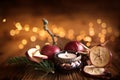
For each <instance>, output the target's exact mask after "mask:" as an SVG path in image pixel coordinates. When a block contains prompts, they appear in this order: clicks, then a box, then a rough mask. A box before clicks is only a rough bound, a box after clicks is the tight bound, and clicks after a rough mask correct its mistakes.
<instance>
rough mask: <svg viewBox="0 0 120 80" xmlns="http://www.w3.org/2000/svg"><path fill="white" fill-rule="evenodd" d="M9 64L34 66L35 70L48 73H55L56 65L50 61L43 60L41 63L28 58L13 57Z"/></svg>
mask: <svg viewBox="0 0 120 80" xmlns="http://www.w3.org/2000/svg"><path fill="white" fill-rule="evenodd" d="M8 64H26V65H29V66H32V67H33V68H34V69H35V70H41V71H44V72H47V73H54V70H55V69H54V63H53V62H52V61H49V60H42V61H41V62H40V63H35V62H32V61H30V60H29V59H28V58H27V57H13V58H10V59H9V60H8Z"/></svg>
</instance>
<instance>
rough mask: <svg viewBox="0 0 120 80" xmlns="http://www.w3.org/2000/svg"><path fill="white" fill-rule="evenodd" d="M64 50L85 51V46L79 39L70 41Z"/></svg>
mask: <svg viewBox="0 0 120 80" xmlns="http://www.w3.org/2000/svg"><path fill="white" fill-rule="evenodd" d="M64 50H66V51H74V52H83V51H85V47H84V46H83V44H82V43H80V42H79V41H70V42H68V43H67V44H66V45H65V47H64Z"/></svg>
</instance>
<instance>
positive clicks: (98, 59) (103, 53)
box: [90, 46, 110, 67]
mask: <svg viewBox="0 0 120 80" xmlns="http://www.w3.org/2000/svg"><path fill="white" fill-rule="evenodd" d="M90 60H91V63H92V64H93V65H95V66H97V67H104V66H106V65H107V64H108V63H109V61H110V52H109V50H108V49H107V48H105V47H102V46H95V47H93V48H92V49H91V50H90Z"/></svg>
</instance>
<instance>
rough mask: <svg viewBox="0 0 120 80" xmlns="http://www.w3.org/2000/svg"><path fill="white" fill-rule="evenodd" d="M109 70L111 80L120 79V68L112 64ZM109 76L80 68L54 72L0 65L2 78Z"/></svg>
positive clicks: (85, 78) (77, 79) (92, 79)
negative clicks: (93, 73)
mask: <svg viewBox="0 0 120 80" xmlns="http://www.w3.org/2000/svg"><path fill="white" fill-rule="evenodd" d="M109 71H110V72H111V74H112V77H111V78H109V80H119V78H120V75H119V70H118V69H117V68H116V65H111V67H110V68H109ZM107 79H108V78H102V77H93V76H86V75H84V74H83V73H82V72H81V71H80V70H79V69H76V70H73V71H70V72H65V71H58V70H57V71H56V72H55V73H54V74H52V73H49V74H47V75H45V72H42V71H35V70H33V68H31V67H28V66H25V65H9V66H2V67H0V80H107Z"/></svg>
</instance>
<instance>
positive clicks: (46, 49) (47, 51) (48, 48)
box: [41, 45, 60, 59]
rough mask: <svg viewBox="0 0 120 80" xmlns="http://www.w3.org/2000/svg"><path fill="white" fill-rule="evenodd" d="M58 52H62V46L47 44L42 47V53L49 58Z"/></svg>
mask: <svg viewBox="0 0 120 80" xmlns="http://www.w3.org/2000/svg"><path fill="white" fill-rule="evenodd" d="M58 52H60V48H59V47H58V46H56V45H45V46H43V47H42V49H41V53H42V54H43V55H46V56H48V59H52V58H53V57H54V54H55V53H58Z"/></svg>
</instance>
